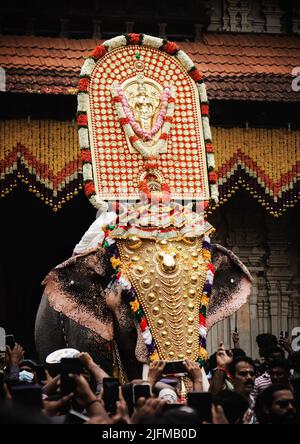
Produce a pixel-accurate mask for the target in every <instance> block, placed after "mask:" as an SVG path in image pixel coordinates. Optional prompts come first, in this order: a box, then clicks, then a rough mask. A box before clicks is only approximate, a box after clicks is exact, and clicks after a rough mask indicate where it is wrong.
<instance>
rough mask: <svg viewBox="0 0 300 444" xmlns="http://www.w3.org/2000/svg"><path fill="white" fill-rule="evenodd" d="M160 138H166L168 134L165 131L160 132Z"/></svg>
mask: <svg viewBox="0 0 300 444" xmlns="http://www.w3.org/2000/svg"><path fill="white" fill-rule="evenodd" d="M160 139H162V140H168V134H166V133H161V135H160Z"/></svg>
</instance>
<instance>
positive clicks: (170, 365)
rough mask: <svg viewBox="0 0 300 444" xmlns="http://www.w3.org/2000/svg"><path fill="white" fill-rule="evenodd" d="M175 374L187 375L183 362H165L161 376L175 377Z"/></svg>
mask: <svg viewBox="0 0 300 444" xmlns="http://www.w3.org/2000/svg"><path fill="white" fill-rule="evenodd" d="M177 373H187V369H186V367H185V365H184V363H183V361H169V362H167V363H166V365H165V367H164V370H163V375H176V374H177Z"/></svg>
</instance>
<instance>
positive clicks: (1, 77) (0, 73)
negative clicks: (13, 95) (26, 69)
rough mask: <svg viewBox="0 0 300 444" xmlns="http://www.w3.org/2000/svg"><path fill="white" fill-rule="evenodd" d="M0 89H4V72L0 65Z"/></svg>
mask: <svg viewBox="0 0 300 444" xmlns="http://www.w3.org/2000/svg"><path fill="white" fill-rule="evenodd" d="M0 91H6V72H5V69H4V68H1V66H0Z"/></svg>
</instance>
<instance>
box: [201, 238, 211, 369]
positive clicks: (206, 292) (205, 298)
mask: <svg viewBox="0 0 300 444" xmlns="http://www.w3.org/2000/svg"><path fill="white" fill-rule="evenodd" d="M202 257H203V260H204V261H205V263H206V266H207V272H206V280H205V283H204V287H203V292H202V297H201V306H200V312H199V358H198V359H197V362H199V364H200V365H201V366H203V365H204V363H205V361H206V360H207V358H208V355H207V351H206V336H207V328H206V315H207V309H208V305H209V300H210V295H211V290H212V284H213V280H214V274H215V267H214V266H213V264H212V262H211V243H210V237H209V236H203V241H202Z"/></svg>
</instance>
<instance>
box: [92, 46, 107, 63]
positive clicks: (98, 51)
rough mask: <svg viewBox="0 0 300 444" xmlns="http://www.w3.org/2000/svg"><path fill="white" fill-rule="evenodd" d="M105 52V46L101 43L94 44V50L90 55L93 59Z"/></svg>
mask: <svg viewBox="0 0 300 444" xmlns="http://www.w3.org/2000/svg"><path fill="white" fill-rule="evenodd" d="M105 53H106V48H105V46H103V45H99V46H96V48H95V49H94V51H92V52H91V54H90V56H91V57H93V58H94V59H97V60H98V59H100V58H101V57H102V56H103V55H104V54H105Z"/></svg>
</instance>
